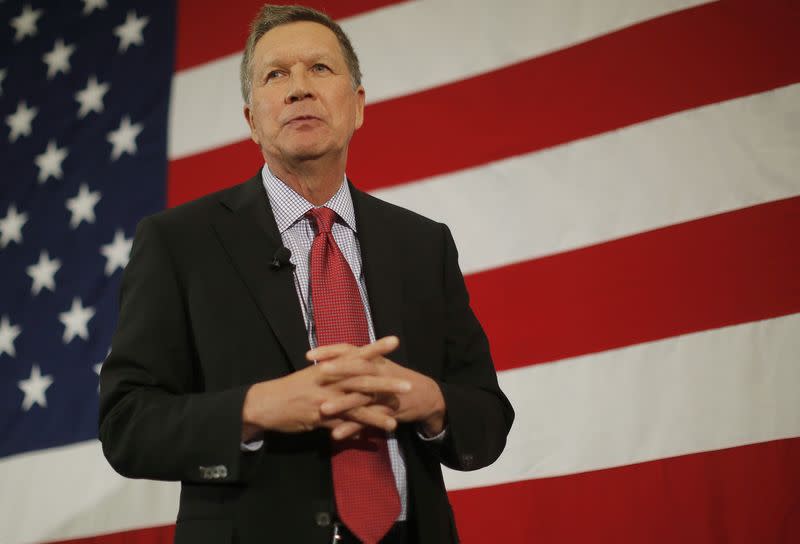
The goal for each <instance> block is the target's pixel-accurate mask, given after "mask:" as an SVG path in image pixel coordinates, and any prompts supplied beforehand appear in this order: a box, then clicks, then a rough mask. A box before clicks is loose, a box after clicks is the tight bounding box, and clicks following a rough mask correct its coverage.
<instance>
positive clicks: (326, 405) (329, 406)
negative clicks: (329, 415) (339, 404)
mask: <svg viewBox="0 0 800 544" xmlns="http://www.w3.org/2000/svg"><path fill="white" fill-rule="evenodd" d="M319 408H320V410H322V411H323V412H330V411H331V410H333V403H331V402H323V403H322V406H320V407H319Z"/></svg>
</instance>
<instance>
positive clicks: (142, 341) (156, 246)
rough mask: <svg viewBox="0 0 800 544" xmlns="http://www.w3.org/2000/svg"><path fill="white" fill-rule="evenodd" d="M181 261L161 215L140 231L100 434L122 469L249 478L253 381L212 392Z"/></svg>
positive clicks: (105, 372) (149, 474) (169, 476)
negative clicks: (204, 387)
mask: <svg viewBox="0 0 800 544" xmlns="http://www.w3.org/2000/svg"><path fill="white" fill-rule="evenodd" d="M183 296H184V295H183V294H182V291H181V288H180V282H179V277H178V271H177V267H176V266H175V263H174V262H173V260H172V256H171V255H170V251H169V248H168V246H167V244H166V243H165V241H164V239H163V237H162V235H161V234H160V232H159V226H158V224H157V222H156V220H155V219H154V218H147V219H144V220H143V221H142V222H141V223H140V224H139V227H138V228H137V232H136V237H135V240H134V243H133V248H132V251H131V258H130V262H129V264H128V266H127V268H126V270H125V273H124V275H123V280H122V289H121V293H120V314H119V323H118V326H117V330H116V332H115V335H114V339H113V342H112V350H111V354H110V355H109V357H108V358H107V359H106V362H105V363H104V365H103V368H102V372H101V378H100V383H101V386H100V390H101V393H100V440H101V441H102V444H103V452H104V454H105V456H106V458H107V459H108V460H109V462H110V463H111V465H112V466H113V467H114V469H115V470H117V472H119V473H120V474H122V475H124V476H128V477H134V478H150V479H161V480H183V481H203V482H207V483H210V482H214V481H218V482H226V483H230V482H231V481H236V480H238V479H240V478H241V477H242V468H243V456H244V455H251V456H252V455H255V454H243V453H242V452H241V451H240V449H239V439H240V433H241V408H242V403H243V401H244V395H245V393H246V389H247V388H246V387H239V388H233V389H230V390H223V391H215V392H202V393H198V392H196V391H199V390H201V388H200V387H199V384H200V383H201V381H202V379H203V377H202V376H201V375H199V371H198V370H197V368H198V365H197V364H194V359H195V358H196V354H195V353H194V352H193V351H194V348H193V347H192V346H193V345H194V344H193V342H192V341H191V337H192V330H191V326H190V322H189V319H188V316H187V311H186V305H185V301H184V300H183Z"/></svg>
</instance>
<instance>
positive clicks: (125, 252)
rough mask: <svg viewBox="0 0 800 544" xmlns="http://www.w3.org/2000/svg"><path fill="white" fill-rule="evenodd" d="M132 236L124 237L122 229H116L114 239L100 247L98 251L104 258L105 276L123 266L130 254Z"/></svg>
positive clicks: (125, 264)
mask: <svg viewBox="0 0 800 544" xmlns="http://www.w3.org/2000/svg"><path fill="white" fill-rule="evenodd" d="M132 246H133V238H125V233H124V232H122V229H117V232H116V233H115V234H114V241H113V242H111V243H110V244H106V245H104V246H102V247H101V248H100V253H102V254H103V256H104V257H105V258H106V276H110V275H111V274H113V273H114V271H115V270H116V269H117V268H125V267H126V266H127V264H128V259H130V255H131V247H132Z"/></svg>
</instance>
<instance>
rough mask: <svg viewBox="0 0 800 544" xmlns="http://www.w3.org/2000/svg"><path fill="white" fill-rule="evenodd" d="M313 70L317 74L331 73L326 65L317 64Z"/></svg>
mask: <svg viewBox="0 0 800 544" xmlns="http://www.w3.org/2000/svg"><path fill="white" fill-rule="evenodd" d="M311 69H312V70H314V71H315V72H330V71H331V69H330V68H328V67H327V66H325V65H324V64H320V63H317V64H315V65H314V66H312V67H311Z"/></svg>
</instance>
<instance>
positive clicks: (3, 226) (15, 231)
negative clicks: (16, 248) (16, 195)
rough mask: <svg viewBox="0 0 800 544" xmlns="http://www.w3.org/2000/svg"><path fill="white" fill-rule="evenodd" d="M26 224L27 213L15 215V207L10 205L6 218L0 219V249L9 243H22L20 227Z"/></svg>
mask: <svg viewBox="0 0 800 544" xmlns="http://www.w3.org/2000/svg"><path fill="white" fill-rule="evenodd" d="M27 222H28V214H27V213H17V206H16V205H15V204H11V205H10V206H9V207H8V211H7V212H6V216H5V217H4V218H2V219H0V248H4V247H6V246H7V245H8V244H9V243H10V242H16V243H18V244H21V243H22V226H23V225H24V224H25V223H27Z"/></svg>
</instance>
